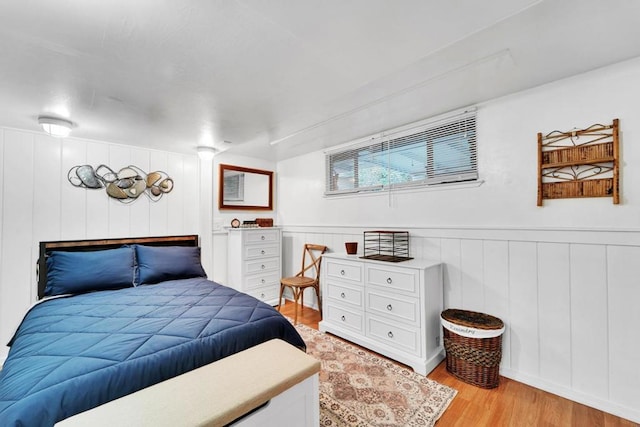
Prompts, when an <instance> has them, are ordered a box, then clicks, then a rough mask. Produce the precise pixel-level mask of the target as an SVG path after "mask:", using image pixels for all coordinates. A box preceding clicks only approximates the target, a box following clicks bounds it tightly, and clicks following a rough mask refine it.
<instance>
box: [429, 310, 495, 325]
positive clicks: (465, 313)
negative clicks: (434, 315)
mask: <svg viewBox="0 0 640 427" xmlns="http://www.w3.org/2000/svg"><path fill="white" fill-rule="evenodd" d="M440 316H441V317H442V318H443V319H444V320H447V321H449V322H451V323H454V324H456V325H461V326H467V327H470V328H476V329H487V330H490V329H502V328H504V323H503V322H502V320H500V319H498V318H497V317H494V316H491V315H488V314H485V313H479V312H477V311H469V310H459V309H455V308H450V309H447V310H445V311H443V312H442V314H441V315H440Z"/></svg>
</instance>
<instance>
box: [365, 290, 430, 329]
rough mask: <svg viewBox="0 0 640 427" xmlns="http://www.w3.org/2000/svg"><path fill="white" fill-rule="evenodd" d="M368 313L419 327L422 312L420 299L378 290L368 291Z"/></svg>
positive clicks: (366, 304) (366, 303)
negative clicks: (419, 304)
mask: <svg viewBox="0 0 640 427" xmlns="http://www.w3.org/2000/svg"><path fill="white" fill-rule="evenodd" d="M365 306H366V311H367V312H370V313H375V314H378V315H381V316H384V317H388V318H390V319H393V320H398V321H402V322H409V323H411V324H412V325H415V326H418V321H419V320H420V314H419V313H420V311H419V306H418V299H417V298H412V297H405V296H403V295H394V296H391V295H388V294H386V293H383V292H378V291H376V290H368V291H367V293H366V302H365Z"/></svg>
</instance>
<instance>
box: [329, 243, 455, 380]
mask: <svg viewBox="0 0 640 427" xmlns="http://www.w3.org/2000/svg"><path fill="white" fill-rule="evenodd" d="M321 287H322V295H323V312H324V314H323V320H322V321H321V322H320V324H319V327H320V330H321V331H325V332H330V333H332V334H334V335H337V336H339V337H342V338H345V339H347V340H349V341H352V342H354V343H356V344H359V345H361V346H363V347H366V348H369V349H371V350H373V351H376V352H378V353H380V354H383V355H385V356H387V357H389V358H391V359H394V360H397V361H398V362H401V363H404V364H406V365H409V366H411V367H412V368H413V369H414V370H415V371H416V372H418V373H420V374H422V375H426V374H427V373H429V372H430V371H431V370H433V369H434V368H435V367H436V366H437V365H438V363H440V361H441V360H442V359H444V349H443V347H442V341H441V331H440V313H441V312H442V307H443V301H442V300H443V289H442V272H441V265H440V263H438V262H434V261H429V260H417V259H414V260H409V261H403V262H399V263H391V262H382V261H373V260H365V259H362V258H359V257H358V256H357V255H346V254H325V255H324V256H323V261H322V281H321Z"/></svg>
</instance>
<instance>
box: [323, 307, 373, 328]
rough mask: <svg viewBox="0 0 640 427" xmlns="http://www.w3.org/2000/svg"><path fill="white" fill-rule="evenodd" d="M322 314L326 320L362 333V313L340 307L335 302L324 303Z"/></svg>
mask: <svg viewBox="0 0 640 427" xmlns="http://www.w3.org/2000/svg"><path fill="white" fill-rule="evenodd" d="M324 315H325V316H326V318H327V321H329V322H331V323H333V324H334V325H336V326H340V327H345V328H349V329H352V330H354V331H357V332H360V333H364V328H363V326H364V325H363V320H364V319H363V316H362V313H356V312H353V311H351V310H348V309H345V308H342V307H340V306H339V305H335V304H325V307H324Z"/></svg>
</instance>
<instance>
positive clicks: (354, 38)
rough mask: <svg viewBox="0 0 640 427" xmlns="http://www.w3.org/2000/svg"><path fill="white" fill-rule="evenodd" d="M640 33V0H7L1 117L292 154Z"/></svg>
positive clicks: (150, 140) (507, 88)
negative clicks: (55, 120)
mask: <svg viewBox="0 0 640 427" xmlns="http://www.w3.org/2000/svg"><path fill="white" fill-rule="evenodd" d="M638 40H640V1H636V0H547V1H532V0H486V1H477V0H455V1H446V0H440V1H435V0H325V1H309V0H278V1H276V0H269V1H266V0H190V1H186V0H183V1H177V0H144V1H143V0H109V1H104V0H58V1H51V0H28V1H27V0H2V2H1V3H0V55H1V56H0V125H3V126H8V127H14V128H20V129H31V130H36V129H37V128H38V126H37V117H38V115H41V114H54V115H59V116H62V117H67V118H69V119H71V120H72V121H74V122H75V123H76V125H77V126H76V128H75V129H74V131H73V134H72V136H75V137H81V138H89V139H96V140H103V141H111V142H121V143H126V144H132V145H140V146H144V147H153V148H158V149H162V150H169V151H177V152H185V153H194V152H195V148H196V146H197V145H199V144H214V145H215V146H216V147H219V148H221V149H230V150H233V151H235V152H237V153H239V154H245V155H251V156H257V157H265V158H270V159H274V160H275V159H283V158H287V157H291V156H294V155H298V154H301V153H304V152H308V151H313V150H317V149H320V148H323V147H328V146H331V145H336V144H340V143H344V142H346V141H348V140H351V139H355V138H358V137H361V136H365V135H368V134H372V133H375V132H378V131H381V130H384V129H388V128H392V127H396V126H399V125H402V124H405V123H409V122H412V121H415V120H419V119H423V118H426V117H430V116H434V115H437V114H440V113H443V112H446V111H449V110H452V109H456V108H460V107H464V106H467V105H471V104H474V103H478V102H481V101H485V100H488V99H491V98H495V97H498V96H502V95H505V94H508V93H512V92H516V91H520V90H523V89H526V88H530V87H534V86H537V85H540V84H543V83H546V82H550V81H553V80H557V79H559V78H563V77H566V76H570V75H574V74H577V73H581V72H584V71H588V70H591V69H594V68H598V67H602V66H605V65H608V64H611V63H615V62H619V61H622V60H625V59H629V58H633V57H636V56H640V43H638ZM225 140H226V141H231V142H232V144H225V143H224V142H223V141H225ZM274 141H275V142H276V144H270V143H273V142H274Z"/></svg>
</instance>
